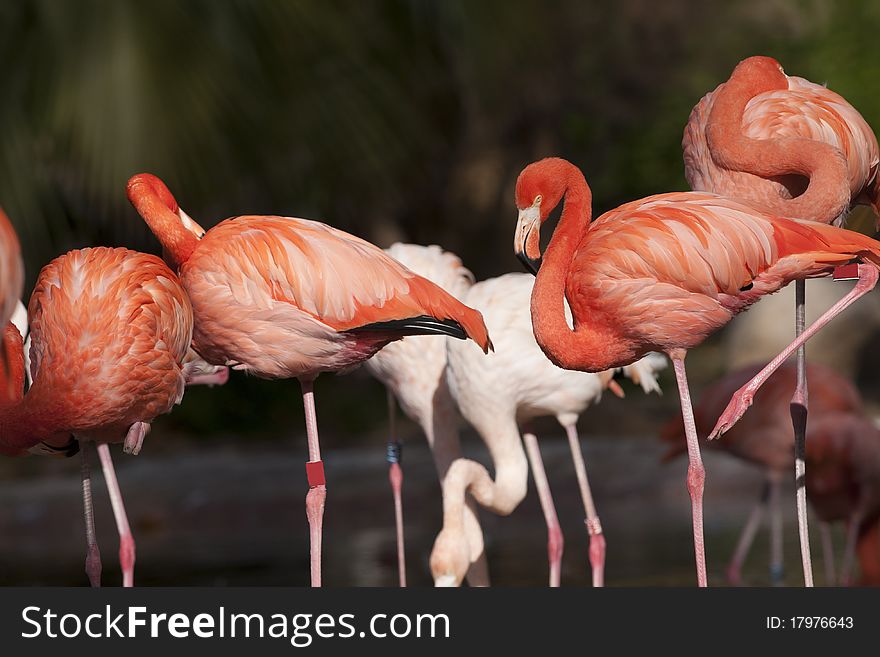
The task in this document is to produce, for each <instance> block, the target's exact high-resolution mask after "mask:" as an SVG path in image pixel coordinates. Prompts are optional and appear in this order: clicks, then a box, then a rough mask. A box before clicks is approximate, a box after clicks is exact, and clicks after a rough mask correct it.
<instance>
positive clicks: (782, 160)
mask: <svg viewBox="0 0 880 657" xmlns="http://www.w3.org/2000/svg"><path fill="white" fill-rule="evenodd" d="M682 147H683V149H684V161H685V175H686V176H687V179H688V182H689V183H690V184H691V187H692V188H693V189H695V190H699V191H710V192H715V193H717V194H723V195H724V196H729V197H731V198H737V199H740V200H742V201H744V202H746V203H748V204H749V205H752V206H753V207H756V208H758V209H759V210H763V211H766V212H773V213H775V214H780V215H783V216H786V217H795V218H799V219H811V220H813V221H820V222H823V223H834V224H835V225H841V224H842V223H843V221H844V219H845V218H846V213H847V212H848V211H849V209H850V207H851V206H853V205H855V204H857V203H868V204H870V205H871V206H872V207H873V208H874V209H875V211H878V210H880V206H878V200H880V177H878V175H877V172H878V163H880V150H878V146H877V139H876V137H875V136H874V133H873V132H872V131H871V128H870V127H869V126H868V124H867V123H866V122H865V120H864V119H863V118H862V116H861V115H860V114H859V113H858V112H857V111H856V110H855V108H853V107H852V106H851V105H850V104H849V103H847V102H846V100H845V99H844V98H842V97H841V96H839V95H838V94H836V93H834V92H833V91H831V90H829V89H827V88H826V87H824V86H821V85H817V84H814V83H812V82H809V81H807V80H804V79H803V78H798V77H790V76H787V75H785V73H784V71H783V70H782V66H780V64H779V62H777V61H776V60H775V59H773V58H771V57H750V58H748V59H746V60H743V61H742V62H740V63H739V65H737V67H736V68H735V69H734V71H733V73H732V74H731V76H730V80H728V81H727V82H725V83H724V84H722V85H720V86H719V87H718V88H717V89H715V91H713V92H711V93H709V94H706V96H704V97H703V99H702V100H701V101H700V102H699V103H698V104H697V106H696V107H695V108H694V110H693V111H692V112H691V116H690V119H689V120H688V124H687V127H686V128H685V132H684V139H683V141H682ZM805 299H806V289H805V286H804V282H803V281H798V282H797V283H796V290H795V331H796V334H797V335H800V333H801V332H802V331H803V329H804V323H805V320H804V313H805V311H804V305H805ZM804 362H805V351H804V349H803V348H801V349H800V350H799V351H798V385H797V386H796V388H795V391H794V396H793V397H792V407H791V416H792V422H793V424H794V427H795V446H796V448H795V454H796V459H795V478H796V480H797V481H801V482H802V481H804V477H803V474H804V467H805V466H804V460H803V456H804V440H805V438H806V435H805V432H806V421H807V419H806V416H807V376H806V370H805V366H804ZM797 506H798V525H799V533H800V540H801V553H802V555H803V565H804V581H805V583H806V585H807V586H812V583H813V575H812V567H811V563H810V546H809V534H808V529H807V515H806V490H805V488H804V487H803V486H799V487H798V488H797Z"/></svg>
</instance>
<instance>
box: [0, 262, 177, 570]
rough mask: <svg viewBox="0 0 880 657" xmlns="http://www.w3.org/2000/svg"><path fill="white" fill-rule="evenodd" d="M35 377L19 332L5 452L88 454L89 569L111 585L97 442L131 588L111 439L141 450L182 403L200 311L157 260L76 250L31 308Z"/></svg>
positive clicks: (13, 338) (8, 338)
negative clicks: (97, 526)
mask: <svg viewBox="0 0 880 657" xmlns="http://www.w3.org/2000/svg"><path fill="white" fill-rule="evenodd" d="M28 316H29V318H30V326H29V329H30V339H31V342H30V370H31V372H32V373H33V383H32V385H31V386H30V387H29V388H28V390H27V393H26V394H24V393H23V390H24V381H25V362H24V353H23V343H22V337H21V334H20V333H19V330H18V329H17V328H16V327H15V326H13V325H11V324H10V325H9V326H8V327H7V329H6V332H5V334H4V344H5V345H6V347H7V351H8V352H10V353H13V354H15V356H16V358H15V363H14V368H13V371H14V374H15V376H14V379H15V382H16V388H17V391H16V398H15V399H14V400H12V401H11V402H10V403H7V404H4V405H3V407H2V409H0V453H3V454H5V455H8V456H17V455H22V454H25V453H27V452H28V451H32V452H37V453H44V454H55V455H58V454H63V455H69V454H71V453H75V451H76V449H77V447H79V449H80V451H81V455H82V468H83V470H82V476H83V502H84V513H85V520H86V535H87V542H88V557H87V559H86V572H87V574H88V576H89V580H90V581H91V583H92V585H95V586H97V585H98V584H99V583H100V573H101V562H100V553H99V550H98V545H97V541H96V539H95V531H94V517H93V513H92V503H91V476H90V472H89V462H88V451H89V447H90V444H91V443H96V444H97V450H98V454H99V457H100V460H101V464H102V467H103V470H104V476H105V478H106V480H107V487H108V490H109V492H110V498H111V503H112V506H113V512H114V516H115V518H116V523H117V528H118V530H119V534H120V562H121V565H122V569H123V584H124V585H125V586H131V585H132V584H133V580H134V560H135V544H134V539H133V538H132V536H131V530H130V527H129V524H128V519H127V517H126V514H125V507H124V504H123V501H122V496H121V493H120V491H119V486H118V482H117V480H116V474H115V471H114V469H113V462H112V459H111V457H110V452H109V448H108V443H115V442H124V444H125V451H127V452H130V453H133V454H137V453H138V452H139V451H140V449H141V445H142V442H143V439H144V437H145V436H146V434H147V432H148V431H149V428H150V423H151V422H152V421H153V420H154V419H155V418H156V417H157V416H159V415H162V414H164V413H167V412H169V411H170V410H171V409H172V408H173V406H174V405H175V404H177V403H179V402H180V400H181V398H182V396H183V390H184V385H185V372H184V360H185V357H186V354H187V350H188V348H189V344H190V341H191V338H192V309H191V307H190V303H189V299H188V298H187V296H186V293H185V292H184V290H183V287H182V286H181V285H180V282H179V280H178V278H177V276H176V275H175V274H174V273H173V272H172V271H171V270H170V269H169V268H168V267H167V265H165V263H164V262H162V261H161V260H160V259H159V258H156V257H155V256H151V255H147V254H143V253H137V252H135V251H130V250H128V249H124V248H116V249H109V248H92V249H82V250H79V251H71V252H69V253H67V254H66V255H63V256H60V257H58V258H56V259H55V260H53V261H52V262H50V263H49V264H48V265H46V266H45V267H44V268H43V269H42V271H41V272H40V275H39V277H38V278H37V282H36V285H35V287H34V291H33V293H32V295H31V299H30V303H29V306H28Z"/></svg>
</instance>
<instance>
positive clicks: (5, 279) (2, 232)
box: [0, 209, 24, 397]
mask: <svg viewBox="0 0 880 657" xmlns="http://www.w3.org/2000/svg"><path fill="white" fill-rule="evenodd" d="M22 287H24V263H23V261H22V258H21V246H20V245H19V243H18V236H17V235H16V234H15V229H14V228H13V227H12V223H11V222H10V221H9V218H8V217H7V216H6V213H5V212H3V210H2V209H0V330H3V327H5V326H6V323H7V322H8V321H9V320H10V319H11V318H12V315H13V313H14V312H15V304H16V303H17V302H19V299H20V298H21V290H22ZM9 359H10V355H9V354H7V353H6V352H5V350H0V384H2V386H3V388H8V389H4V390H0V394H2V396H3V397H8V396H13V395H14V394H15V392H14V390H13V389H12V386H11V385H10V382H9V380H8V378H7V377H8V376H9V372H8V367H9V363H8V360H9Z"/></svg>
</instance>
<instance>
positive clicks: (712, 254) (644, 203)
mask: <svg viewBox="0 0 880 657" xmlns="http://www.w3.org/2000/svg"><path fill="white" fill-rule="evenodd" d="M563 198H564V199H565V206H564V208H563V211H562V215H561V217H560V219H559V224H558V226H557V227H556V230H555V231H554V233H553V237H552V238H551V240H550V242H549V244H548V246H547V252H546V256H545V257H544V263H543V265H542V266H541V269H540V271H538V265H539V264H540V262H539V261H540V258H541V249H540V226H541V224H542V223H543V222H544V221H545V220H546V219H547V217H548V216H549V214H550V212H551V211H552V210H553V209H554V208H555V207H556V206H557V205H558V204H559V203H560V201H562V200H563ZM591 200H592V198H591V192H590V188H589V186H588V185H587V182H586V180H585V179H584V176H583V174H582V173H581V171H580V170H579V169H578V168H577V167H575V166H574V165H572V164H571V163H569V162H566V161H565V160H562V159H559V158H548V159H545V160H541V161H539V162H536V163H533V164H531V165H529V166H527V167H526V168H525V169H524V170H523V172H522V173H521V174H520V176H519V179H518V180H517V184H516V205H517V208H518V209H519V218H518V222H517V227H516V232H515V235H514V250H515V252H516V253H517V255H519V256H520V257H521V258H522V259H523V260H524V262H525V263H526V264H527V265H528V266H530V267H531V268H532V270H533V271H535V272H536V273H537V280H536V283H535V289H534V292H533V294H532V304H531V307H532V324H533V328H534V332H535V338H536V340H537V342H538V344H539V345H540V346H541V348H542V349H543V350H544V353H545V354H546V355H547V356H548V358H550V360H551V361H553V362H554V363H555V364H556V365H558V366H559V367H562V368H565V369H577V370H583V371H588V372H598V371H602V370H607V369H610V368H614V367H619V366H622V365H627V364H629V363H632V362H634V361H635V360H636V359H638V358H640V357H641V356H644V355H645V354H646V353H648V352H650V351H662V352H665V353H666V354H668V355H669V357H670V358H671V359H672V363H673V365H674V368H675V375H676V380H677V382H678V387H679V395H680V397H681V407H682V414H683V418H684V423H685V428H686V434H687V445H688V459H689V463H688V477H687V483H688V491H689V492H690V495H691V501H692V515H693V525H694V550H695V556H696V564H697V581H698V584H699V585H700V586H705V585H706V583H707V581H706V563H705V550H704V545H703V529H702V525H703V521H702V517H703V509H702V493H703V486H704V481H705V471H704V468H703V464H702V459H701V458H700V448H699V444H698V442H697V433H696V428H695V426H694V419H693V410H692V407H691V402H690V393H689V390H688V386H687V376H686V373H685V367H684V358H685V355H686V353H687V350H688V349H691V348H693V347H696V346H697V345H699V344H700V343H701V342H702V341H703V340H705V339H706V337H707V336H709V335H711V334H712V333H713V332H715V331H717V330H718V329H719V328H721V327H722V326H724V325H725V324H727V323H728V322H729V321H730V320H731V319H733V317H734V315H736V314H737V313H739V312H742V311H743V310H745V309H746V308H747V307H748V306H749V305H751V304H752V303H754V302H755V301H757V300H758V299H760V298H761V297H762V296H764V295H766V294H772V293H773V292H776V291H777V290H779V289H780V288H782V287H783V286H785V285H787V284H788V283H790V282H791V281H792V280H796V279H799V278H809V277H819V276H827V275H829V274H830V273H831V272H832V271H833V269H834V267H835V266H837V265H839V264H843V263H847V262H849V261H850V260H852V259H854V258H864V259H866V260H867V261H869V264H859V265H858V275H859V281H858V283H856V286H855V287H854V288H853V290H852V292H850V293H849V294H848V295H847V296H846V297H844V298H843V299H841V301H839V302H838V303H837V304H835V305H834V306H832V308H831V309H829V311H828V312H826V313H825V314H824V315H823V316H822V317H820V318H819V320H817V321H816V322H815V323H814V324H813V325H812V326H811V327H810V328H809V329H808V330H807V331H805V332H804V333H803V334H802V335H801V336H800V337H799V338H797V339H796V340H795V341H794V342H792V344H791V345H789V346H788V347H787V348H786V349H784V350H783V351H782V353H781V354H780V355H779V356H778V357H777V358H775V359H774V360H773V361H771V362H770V363H769V364H768V366H767V367H765V368H764V370H762V371H761V372H760V373H759V374H758V375H757V376H756V377H755V378H754V379H753V380H752V381H751V382H750V383H748V384H747V385H746V386H744V388H742V389H741V390H740V391H739V392H738V393H737V396H736V398H735V399H734V401H733V402H732V403H731V405H730V407H729V408H728V411H727V412H725V414H724V415H723V416H722V417H721V418H720V419H719V424H718V427H719V428H720V429H723V430H726V429H729V428H730V427H731V426H733V424H734V423H735V422H736V421H737V420H738V419H739V418H740V417H742V415H743V413H745V411H746V409H747V408H748V406H749V404H750V403H751V398H752V396H753V395H754V392H755V391H756V390H757V389H758V388H759V387H760V386H761V384H762V383H763V382H764V381H765V380H766V378H767V377H768V376H769V375H770V374H771V373H772V372H773V371H775V370H776V369H777V368H778V367H779V365H780V364H781V363H782V361H783V360H784V359H785V358H787V357H788V356H789V355H790V354H791V353H792V352H793V351H794V350H796V349H797V348H798V347H799V346H800V345H801V344H803V343H804V342H805V341H806V340H808V339H809V338H810V336H812V335H813V334H815V333H816V332H818V331H819V330H820V329H821V328H822V326H824V325H825V324H827V323H828V322H829V321H831V319H833V318H834V317H835V316H836V315H838V314H839V313H840V312H842V311H843V309H845V308H846V307H847V306H848V305H850V304H851V303H853V302H854V301H855V300H856V299H858V298H859V297H861V296H863V295H864V294H866V293H867V292H868V291H869V290H871V289H872V288H873V287H874V285H875V284H876V282H877V277H878V273H877V272H878V264H880V244H878V243H877V242H875V241H874V240H872V239H870V238H868V237H865V236H864V235H860V234H857V233H852V232H850V231H845V230H841V229H839V228H835V227H833V226H826V225H824V224H818V223H814V222H801V221H797V220H791V219H784V218H781V217H776V216H773V215H770V214H766V213H763V212H761V211H759V210H756V209H753V208H749V207H748V206H745V205H742V204H741V203H739V202H737V201H734V200H731V199H728V198H725V197H719V196H715V195H713V194H706V193H699V192H677V193H669V194H660V195H657V196H652V197H648V198H645V199H641V200H638V201H633V202H631V203H627V204H625V205H622V206H620V207H619V208H617V209H615V210H611V211H610V212H606V213H605V214H604V215H602V216H601V217H599V218H598V219H597V220H596V221H595V222H593V223H592V224H591V223H590V217H591V207H590V206H591ZM566 299H567V300H568V303H569V304H570V306H571V313H572V316H573V320H574V322H573V328H572V327H571V326H569V325H568V323H567V322H566V317H565V306H564V300H566Z"/></svg>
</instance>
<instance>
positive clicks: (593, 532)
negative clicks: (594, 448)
mask: <svg viewBox="0 0 880 657" xmlns="http://www.w3.org/2000/svg"><path fill="white" fill-rule="evenodd" d="M565 433H566V434H567V435H568V445H569V447H570V448H571V457H572V460H573V461H574V471H575V474H576V475H577V480H578V487H579V488H580V491H581V501H582V502H583V504H584V511H585V512H586V514H587V517H586V520H584V524H585V525H586V526H587V533H588V534H589V536H590V566H591V567H592V570H593V586H596V587H599V586H605V535H604V534H603V533H602V523H601V522H600V521H599V514H598V513H596V505H595V504H594V503H593V493H592V491H591V490H590V480H589V479H588V478H587V466H586V464H585V463H584V453H583V451H582V450H581V441H580V440H579V439H578V433H577V425H574V424H570V425H568V426H567V427H565Z"/></svg>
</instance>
